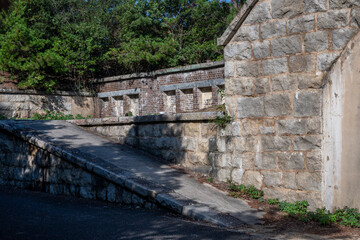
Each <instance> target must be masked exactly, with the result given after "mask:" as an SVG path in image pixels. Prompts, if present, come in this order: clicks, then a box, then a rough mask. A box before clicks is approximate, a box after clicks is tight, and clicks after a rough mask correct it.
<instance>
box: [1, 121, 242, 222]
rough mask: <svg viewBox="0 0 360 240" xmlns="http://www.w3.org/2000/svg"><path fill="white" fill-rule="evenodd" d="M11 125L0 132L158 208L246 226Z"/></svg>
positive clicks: (92, 157) (87, 155)
mask: <svg viewBox="0 0 360 240" xmlns="http://www.w3.org/2000/svg"><path fill="white" fill-rule="evenodd" d="M12 122H14V121H13V120H6V121H0V130H3V131H6V132H8V133H10V134H12V135H14V136H16V137H19V138H20V139H22V140H24V141H26V142H29V143H30V144H32V145H34V146H36V147H39V148H41V149H43V150H46V151H48V152H49V153H51V154H54V155H56V156H57V157H60V158H62V159H64V160H65V161H68V162H70V163H72V164H74V165H76V166H79V167H80V168H83V169H86V170H87V171H89V172H91V173H93V174H95V175H97V176H99V177H102V178H104V179H106V180H108V181H110V182H112V183H114V184H116V185H118V186H120V187H122V188H125V189H127V190H129V191H131V192H133V193H135V194H137V195H139V196H141V197H143V198H146V199H147V200H150V201H151V202H154V203H156V204H157V205H158V206H159V207H163V208H165V209H168V210H171V211H174V212H176V213H178V214H181V215H183V216H186V217H189V218H192V219H195V220H200V221H206V222H209V223H212V224H216V225H219V226H223V227H236V226H239V225H243V224H246V223H245V222H242V221H241V220H239V219H237V218H234V217H232V216H230V215H228V214H224V213H221V212H219V211H217V210H214V209H212V208H210V207H209V206H207V205H204V204H200V203H198V202H196V201H194V200H191V199H189V198H186V197H184V196H182V195H180V194H178V193H175V192H174V191H173V190H172V189H169V188H166V187H164V186H162V185H159V184H156V183H153V182H151V181H148V180H146V179H143V178H139V177H135V176H134V175H133V174H132V173H131V172H128V171H126V170H124V169H120V168H118V167H116V166H113V165H111V164H109V163H107V162H105V161H104V160H102V159H100V158H97V157H95V156H93V155H91V154H86V153H83V152H80V151H77V150H76V149H70V148H68V147H64V146H55V145H52V144H49V143H47V142H45V141H44V140H42V139H40V138H39V137H38V136H37V135H36V134H34V133H33V132H31V129H27V128H25V127H24V128H22V127H19V124H17V127H15V126H12V125H11V123H12ZM20 126H21V125H20ZM79 155H80V156H79Z"/></svg>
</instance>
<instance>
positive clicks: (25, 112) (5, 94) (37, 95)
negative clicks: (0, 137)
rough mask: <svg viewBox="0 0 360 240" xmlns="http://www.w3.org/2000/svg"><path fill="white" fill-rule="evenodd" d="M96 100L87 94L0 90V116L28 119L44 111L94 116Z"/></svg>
mask: <svg viewBox="0 0 360 240" xmlns="http://www.w3.org/2000/svg"><path fill="white" fill-rule="evenodd" d="M96 103H97V102H96V99H95V98H94V97H92V95H91V94H88V93H71V92H55V93H53V94H47V93H44V92H37V91H31V90H10V89H0V114H1V115H3V116H5V117H8V118H12V117H14V118H29V117H32V116H33V115H34V113H43V112H44V111H45V110H51V111H58V112H63V113H65V114H72V115H74V116H76V115H77V114H81V115H82V116H87V115H90V116H94V114H95V106H97V104H96Z"/></svg>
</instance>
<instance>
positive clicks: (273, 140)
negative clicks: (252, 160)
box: [261, 136, 291, 151]
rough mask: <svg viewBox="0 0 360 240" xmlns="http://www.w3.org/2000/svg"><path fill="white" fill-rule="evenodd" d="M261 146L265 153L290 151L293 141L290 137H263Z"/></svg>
mask: <svg viewBox="0 0 360 240" xmlns="http://www.w3.org/2000/svg"><path fill="white" fill-rule="evenodd" d="M261 146H262V150H263V151H288V150H290V148H291V141H290V138H289V137H278V136H275V137H274V136H262V137H261Z"/></svg>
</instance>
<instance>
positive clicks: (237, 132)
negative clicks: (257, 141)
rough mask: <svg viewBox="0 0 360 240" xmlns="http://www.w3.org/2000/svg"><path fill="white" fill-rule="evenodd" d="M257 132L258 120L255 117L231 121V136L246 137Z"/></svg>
mask: <svg viewBox="0 0 360 240" xmlns="http://www.w3.org/2000/svg"><path fill="white" fill-rule="evenodd" d="M258 134H259V122H258V120H256V119H244V120H240V121H239V122H233V123H232V133H231V135H232V136H235V137H236V136H240V137H248V136H255V135H258Z"/></svg>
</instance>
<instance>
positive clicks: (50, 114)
mask: <svg viewBox="0 0 360 240" xmlns="http://www.w3.org/2000/svg"><path fill="white" fill-rule="evenodd" d="M89 118H91V116H90V115H88V116H86V117H83V116H82V115H80V114H77V115H76V116H75V117H74V116H73V115H71V114H64V113H62V112H56V111H50V110H45V113H43V114H39V113H34V116H33V117H32V118H30V119H31V120H74V119H77V120H80V119H89Z"/></svg>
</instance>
